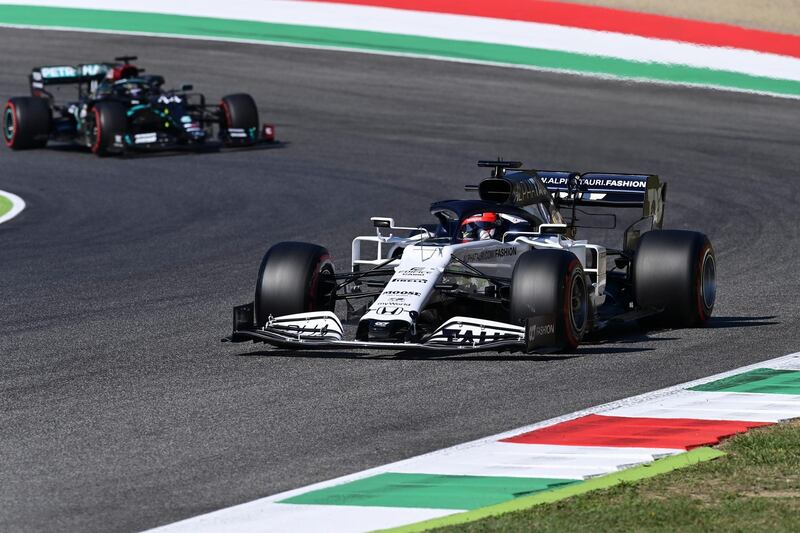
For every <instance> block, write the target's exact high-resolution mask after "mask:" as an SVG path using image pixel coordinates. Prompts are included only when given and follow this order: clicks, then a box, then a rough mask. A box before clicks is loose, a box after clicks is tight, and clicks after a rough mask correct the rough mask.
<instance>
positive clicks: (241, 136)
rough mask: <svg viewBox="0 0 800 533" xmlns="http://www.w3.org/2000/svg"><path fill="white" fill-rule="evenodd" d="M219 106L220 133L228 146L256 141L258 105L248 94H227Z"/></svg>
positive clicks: (247, 144) (244, 144) (250, 143)
mask: <svg viewBox="0 0 800 533" xmlns="http://www.w3.org/2000/svg"><path fill="white" fill-rule="evenodd" d="M219 107H220V114H221V117H220V122H221V134H222V140H223V142H224V143H225V144H226V145H228V146H249V145H252V144H255V143H256V142H258V136H259V130H258V107H257V106H256V102H255V100H253V97H252V96H250V95H249V94H244V93H240V94H229V95H228V96H225V97H223V98H222V102H220V104H219Z"/></svg>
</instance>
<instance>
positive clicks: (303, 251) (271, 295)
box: [255, 242, 336, 325]
mask: <svg viewBox="0 0 800 533" xmlns="http://www.w3.org/2000/svg"><path fill="white" fill-rule="evenodd" d="M333 275H334V270H333V263H332V262H331V258H330V254H329V253H328V250H326V249H325V248H323V247H322V246H318V245H316V244H309V243H305V242H281V243H278V244H276V245H274V246H273V247H272V248H270V249H269V250H268V251H267V253H266V254H265V255H264V258H263V259H262V260H261V267H260V268H259V269H258V278H257V280H256V295H255V320H256V324H259V325H264V324H265V323H266V322H267V319H268V318H269V317H270V316H273V317H278V316H284V315H293V314H296V313H305V312H311V311H333V309H334V305H335V303H336V300H335V295H334V289H335V281H334V278H333Z"/></svg>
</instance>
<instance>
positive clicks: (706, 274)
mask: <svg viewBox="0 0 800 533" xmlns="http://www.w3.org/2000/svg"><path fill="white" fill-rule="evenodd" d="M700 276H701V278H700V290H701V292H702V297H703V304H704V305H705V306H706V309H711V308H712V307H714V301H715V300H716V299H717V264H716V262H715V261H714V256H713V255H711V251H710V250H709V251H707V252H706V255H705V257H704V258H703V268H702V269H701V271H700Z"/></svg>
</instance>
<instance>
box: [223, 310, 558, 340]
mask: <svg viewBox="0 0 800 533" xmlns="http://www.w3.org/2000/svg"><path fill="white" fill-rule="evenodd" d="M223 340H224V341H230V342H246V341H253V342H264V343H267V344H271V345H273V346H277V347H280V348H288V349H295V350H315V349H348V348H349V349H363V348H367V349H373V350H392V351H402V350H429V351H439V352H472V351H483V350H501V351H523V352H547V351H551V350H552V348H553V347H554V345H555V323H554V317H552V316H537V317H531V318H529V319H528V320H527V323H526V325H525V326H524V327H523V326H515V325H512V324H505V323H502V322H495V321H492V320H485V319H481V318H473V317H453V318H451V319H450V320H448V321H446V322H445V323H444V324H442V325H441V326H439V328H437V329H436V331H435V332H434V333H433V334H431V335H427V336H425V337H423V338H422V339H420V340H419V341H418V342H400V341H373V340H369V341H362V340H345V339H344V328H343V326H342V323H341V322H340V321H339V318H338V317H337V316H336V315H335V314H334V313H332V312H330V311H317V312H311V313H300V314H295V315H287V316H281V317H276V318H273V317H271V318H270V319H269V321H268V322H267V324H265V325H264V326H263V327H259V326H256V325H255V324H254V313H253V304H246V305H240V306H237V307H234V309H233V333H232V334H231V335H230V336H229V337H226V338H225V339H223Z"/></svg>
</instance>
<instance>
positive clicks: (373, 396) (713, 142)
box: [0, 29, 800, 531]
mask: <svg viewBox="0 0 800 533" xmlns="http://www.w3.org/2000/svg"><path fill="white" fill-rule="evenodd" d="M0 43H2V47H3V50H4V54H3V57H4V59H3V68H2V69H0V97H2V98H6V97H8V96H12V95H19V94H25V93H26V92H27V86H26V76H27V74H28V72H29V71H30V68H31V67H32V66H34V65H36V64H59V63H64V64H72V63H78V62H81V61H90V60H103V59H107V58H110V57H112V56H114V55H120V54H123V53H135V54H138V55H139V56H140V58H141V60H140V62H141V63H142V65H143V66H146V67H147V68H148V69H149V70H150V71H151V72H155V73H164V74H166V75H167V80H168V81H170V80H172V81H173V82H174V83H175V84H176V85H177V84H179V83H184V82H193V83H194V84H195V86H196V88H198V89H199V90H203V91H205V92H206V93H207V94H208V95H209V96H210V97H211V98H212V100H213V99H216V98H218V97H220V96H222V95H223V94H225V93H228V92H237V91H246V92H249V93H251V94H253V95H254V96H255V98H256V100H257V101H258V102H259V104H260V105H261V108H262V117H263V118H264V119H266V120H269V121H272V122H274V123H276V124H277V125H278V134H279V137H280V138H281V139H282V140H283V141H285V144H284V145H282V146H281V147H279V148H272V149H263V150H253V151H237V152H222V153H212V154H202V155H194V154H178V155H174V156H166V157H164V156H162V157H140V158H129V159H102V160H101V159H97V158H95V157H94V156H92V155H91V154H89V153H86V152H83V151H81V150H74V149H63V148H61V149H59V148H51V149H46V150H40V151H31V152H19V153H12V152H11V151H9V150H6V149H5V148H3V149H2V150H0V168H2V174H1V175H0V188H3V189H6V190H10V191H13V192H15V193H17V194H19V195H20V196H22V197H23V198H24V199H25V200H26V201H27V202H28V208H27V209H26V210H25V211H24V212H23V213H22V214H21V215H20V216H19V217H18V218H16V219H15V220H13V221H11V222H9V223H7V224H4V225H2V226H0V247H1V248H2V254H0V265H1V267H0V268H2V277H1V278H0V280H1V281H0V291H1V292H0V296H1V301H2V313H1V314H0V354H1V355H2V364H1V365H0V376H1V377H0V381H2V395H1V396H0V402H2V409H0V427H2V428H3V429H2V432H0V457H2V463H0V464H1V465H2V466H0V473H1V474H2V479H0V529H1V530H5V531H25V530H69V531H78V530H80V531H111V530H121V531H126V530H137V529H143V528H147V527H152V526H156V525H160V524H165V523H168V522H171V521H175V520H178V519H182V518H187V517H190V516H193V515H196V514H198V513H203V512H207V511H211V510H214V509H218V508H221V507H225V506H230V505H233V504H236V503H240V502H244V501H248V500H252V499H254V498H258V497H261V496H266V495H269V494H273V493H276V492H278V491H283V490H286V489H290V488H295V487H298V486H300V485H303V484H307V483H311V482H315V481H320V480H324V479H328V478H332V477H335V476H339V475H343V474H347V473H350V472H352V471H355V470H359V469H364V468H367V467H372V466H376V465H379V464H382V463H385V462H389V461H395V460H399V459H402V458H406V457H409V456H412V455H416V454H419V453H423V452H427V451H431V450H434V449H437V448H441V447H444V446H449V445H453V444H456V443H459V442H463V441H467V440H471V439H475V438H478V437H481V436H485V435H488V434H492V433H496V432H500V431H503V430H507V429H511V428H514V427H516V426H520V425H523V424H529V423H532V422H535V421H539V420H542V419H546V418H549V417H553V416H556V415H560V414H564V413H568V412H571V411H574V410H577V409H581V408H585V407H589V406H592V405H596V404H599V403H602V402H607V401H611V400H615V399H618V398H622V397H626V396H629V395H633V394H638V393H642V392H646V391H649V390H653V389H655V388H659V387H664V386H668V385H672V384H675V383H679V382H683V381H686V380H690V379H694V378H699V377H702V376H705V375H708V374H711V373H715V372H720V371H724V370H728V369H732V368H735V367H737V366H740V365H745V364H748V363H754V362H757V361H760V360H763V359H766V358H769V357H775V356H779V355H784V354H787V353H791V352H794V351H797V350H798V348H799V347H800V320H798V317H797V315H798V312H797V311H798V303H797V295H798V293H800V276H798V275H797V250H798V249H799V248H800V241H799V240H798V221H799V218H800V217H798V207H797V206H798V203H800V180H798V173H800V150H798V149H797V140H798V139H800V120H798V119H800V112H799V111H798V109H799V108H798V102H797V101H792V100H782V99H775V98H769V97H763V96H755V95H745V94H734V93H722V92H713V91H708V90H701V89H688V88H676V87H663V86H653V85H644V84H630V83H627V84H626V83H621V82H616V81H604V80H597V79H589V78H581V77H574V76H568V75H557V74H551V73H537V72H531V71H521V70H511V69H508V70H506V69H500V68H495V67H484V66H474V65H464V64H453V63H443V62H436V61H428V60H417V59H404V58H393V57H382V56H370V55H356V54H350V53H344V52H332V51H315V50H301V49H290V48H278V47H266V46H254V45H238V44H220V43H204V42H201V41H179V40H168V39H145V38H133V37H127V36H109V35H94V34H79V33H63V32H47V33H37V32H33V31H23V30H10V29H2V30H0ZM498 155H501V156H504V157H506V158H520V159H523V160H524V161H526V162H527V163H528V164H530V165H535V166H538V167H540V168H572V169H578V170H590V169H591V170H616V171H623V172H624V171H628V172H641V171H645V172H656V173H659V174H661V175H662V176H663V177H664V178H665V179H666V180H667V181H668V182H669V202H668V208H667V226H668V227H672V228H696V229H701V230H703V231H705V232H706V233H707V234H708V235H709V236H710V237H711V239H712V241H713V243H714V245H715V247H716V250H717V254H718V265H719V267H718V268H719V275H718V282H719V295H718V302H717V308H716V312H715V313H716V316H715V318H714V319H713V320H712V321H711V324H710V327H708V328H704V329H695V330H681V331H661V332H655V333H650V334H647V333H644V332H640V331H638V330H636V329H629V330H625V331H622V332H620V333H619V334H617V335H615V337H614V338H613V341H612V342H608V343H600V344H592V345H588V346H584V347H582V348H581V349H580V350H579V351H578V353H577V354H576V355H577V356H576V357H572V358H562V359H543V358H535V357H529V356H522V355H508V354H500V355H498V354H493V353H482V354H475V355H470V356H460V357H444V358H442V357H437V358H425V357H421V356H419V355H414V354H411V355H409V354H399V355H397V354H388V355H387V354H385V355H379V354H370V353H367V352H353V353H311V354H292V353H287V352H282V351H270V350H266V349H264V348H263V347H262V346H259V345H252V344H238V345H229V344H228V345H224V344H220V342H219V339H220V338H221V337H223V336H224V335H226V334H228V333H229V327H230V325H229V324H230V314H231V307H232V306H233V305H236V304H241V303H245V302H247V301H250V299H251V297H252V292H253V286H254V280H255V275H256V271H257V268H258V263H259V261H260V259H261V256H262V254H263V252H264V251H265V250H266V248H267V247H268V246H269V245H270V244H271V243H275V242H278V241H282V240H289V239H292V240H295V239H297V240H309V241H312V242H318V243H321V244H325V245H327V246H328V247H329V248H330V250H331V251H332V253H333V255H334V257H335V259H336V260H337V264H338V265H339V268H340V269H343V268H346V266H347V263H348V261H349V243H350V240H351V239H352V237H353V236H355V235H357V234H370V233H372V231H373V229H372V228H371V226H370V223H369V216H371V215H385V216H394V217H395V218H396V219H397V220H398V222H400V223H408V224H412V223H420V222H427V221H428V217H429V215H428V213H427V206H428V205H429V203H430V201H432V200H435V199H442V198H448V197H458V196H465V195H467V194H468V193H464V192H463V191H462V189H461V186H462V185H463V184H464V183H476V182H477V180H478V179H479V178H480V177H482V174H483V172H482V170H480V169H478V168H476V167H474V161H475V160H477V159H478V158H486V157H495V156H498Z"/></svg>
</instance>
